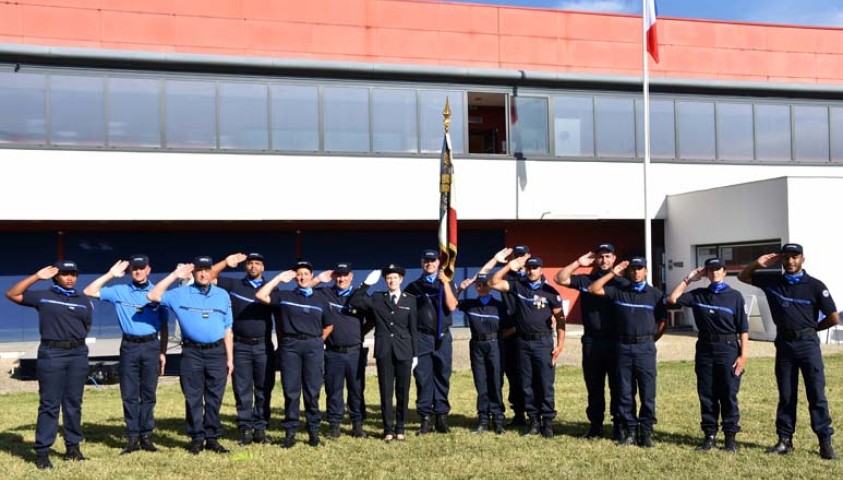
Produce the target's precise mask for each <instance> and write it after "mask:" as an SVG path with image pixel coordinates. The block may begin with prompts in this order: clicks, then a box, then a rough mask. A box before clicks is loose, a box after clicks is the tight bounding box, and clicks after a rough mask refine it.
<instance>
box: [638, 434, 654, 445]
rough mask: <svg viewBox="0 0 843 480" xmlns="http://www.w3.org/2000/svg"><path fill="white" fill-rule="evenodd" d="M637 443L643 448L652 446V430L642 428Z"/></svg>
mask: <svg viewBox="0 0 843 480" xmlns="http://www.w3.org/2000/svg"><path fill="white" fill-rule="evenodd" d="M638 445H639V446H641V447H644V448H653V432H650V431H645V430H642V431H641V435H640V436H639V437H638Z"/></svg>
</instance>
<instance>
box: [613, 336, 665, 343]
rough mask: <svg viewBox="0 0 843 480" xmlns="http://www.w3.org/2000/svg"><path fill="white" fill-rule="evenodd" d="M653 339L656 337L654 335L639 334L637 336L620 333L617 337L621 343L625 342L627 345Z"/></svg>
mask: <svg viewBox="0 0 843 480" xmlns="http://www.w3.org/2000/svg"><path fill="white" fill-rule="evenodd" d="M655 339H656V337H654V336H653V335H639V336H634V335H621V336H620V337H618V340H620V342H621V343H624V344H627V345H634V344H638V343H648V342H652V341H654V340H655Z"/></svg>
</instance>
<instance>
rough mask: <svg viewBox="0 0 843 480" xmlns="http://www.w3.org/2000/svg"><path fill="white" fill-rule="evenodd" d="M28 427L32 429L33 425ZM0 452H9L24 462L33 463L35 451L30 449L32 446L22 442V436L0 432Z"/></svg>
mask: <svg viewBox="0 0 843 480" xmlns="http://www.w3.org/2000/svg"><path fill="white" fill-rule="evenodd" d="M28 427H30V428H32V429H34V428H35V425H31V426H28ZM21 428H23V427H21ZM0 450H2V451H4V452H9V453H10V454H12V455H14V456H16V457H18V458H21V459H22V460H23V461H25V462H32V463H34V462H35V450H33V449H32V444H31V443H28V442H24V441H23V436H21V435H20V434H19V433H15V432H12V431H5V432H0Z"/></svg>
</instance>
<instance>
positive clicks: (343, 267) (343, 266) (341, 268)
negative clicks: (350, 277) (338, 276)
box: [334, 262, 351, 274]
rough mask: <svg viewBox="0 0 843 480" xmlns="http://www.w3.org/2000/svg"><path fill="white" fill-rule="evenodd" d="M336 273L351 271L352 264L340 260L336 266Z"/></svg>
mask: <svg viewBox="0 0 843 480" xmlns="http://www.w3.org/2000/svg"><path fill="white" fill-rule="evenodd" d="M334 273H343V274H345V273H351V264H350V263H348V262H340V263H337V264H336V265H335V266H334Z"/></svg>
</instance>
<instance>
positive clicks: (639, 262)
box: [629, 257, 647, 268]
mask: <svg viewBox="0 0 843 480" xmlns="http://www.w3.org/2000/svg"><path fill="white" fill-rule="evenodd" d="M629 266H630V267H632V268H647V259H646V258H644V257H632V259H631V260H630V261H629Z"/></svg>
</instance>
